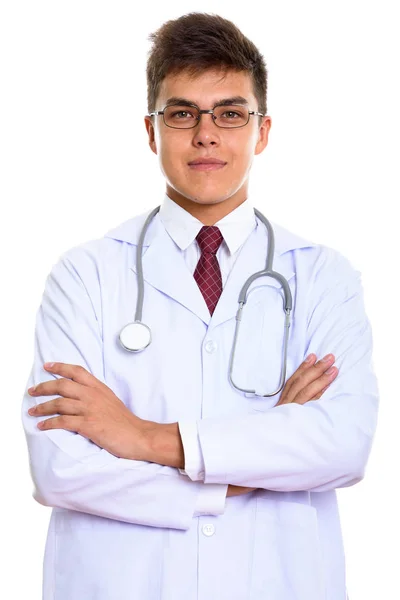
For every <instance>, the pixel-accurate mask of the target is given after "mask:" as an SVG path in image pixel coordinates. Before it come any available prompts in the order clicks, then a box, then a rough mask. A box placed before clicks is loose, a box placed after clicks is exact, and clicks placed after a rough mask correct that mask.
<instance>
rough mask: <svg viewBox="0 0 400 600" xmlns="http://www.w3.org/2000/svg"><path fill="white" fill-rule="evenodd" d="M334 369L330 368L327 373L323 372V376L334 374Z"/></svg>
mask: <svg viewBox="0 0 400 600" xmlns="http://www.w3.org/2000/svg"><path fill="white" fill-rule="evenodd" d="M335 370H336V369H335V367H330V369H328V370H327V371H325V375H332V373H334V372H335Z"/></svg>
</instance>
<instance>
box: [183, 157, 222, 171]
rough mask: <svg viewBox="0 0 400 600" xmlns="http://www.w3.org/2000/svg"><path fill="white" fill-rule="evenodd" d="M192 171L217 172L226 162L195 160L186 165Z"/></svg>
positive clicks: (216, 159)
mask: <svg viewBox="0 0 400 600" xmlns="http://www.w3.org/2000/svg"><path fill="white" fill-rule="evenodd" d="M188 165H189V167H190V168H191V169H192V170H193V171H218V170H219V169H223V168H224V166H225V165H226V162H225V161H223V160H220V159H219V158H205V157H204V158H196V159H195V160H192V161H191V162H190V163H188Z"/></svg>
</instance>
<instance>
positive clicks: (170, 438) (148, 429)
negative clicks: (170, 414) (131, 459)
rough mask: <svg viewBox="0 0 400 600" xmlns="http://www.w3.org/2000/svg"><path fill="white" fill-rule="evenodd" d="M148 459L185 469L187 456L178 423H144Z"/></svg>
mask: <svg viewBox="0 0 400 600" xmlns="http://www.w3.org/2000/svg"><path fill="white" fill-rule="evenodd" d="M143 434H144V439H145V447H146V449H145V453H146V459H145V460H148V461H149V462H154V463H157V464H159V465H164V466H168V467H176V468H178V469H184V467H185V458H184V452H183V444H182V439H181V436H180V433H179V427H178V423H166V424H164V423H155V422H153V421H145V422H144V425H143Z"/></svg>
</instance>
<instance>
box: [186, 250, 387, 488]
mask: <svg viewBox="0 0 400 600" xmlns="http://www.w3.org/2000/svg"><path fill="white" fill-rule="evenodd" d="M318 248H320V251H319V252H320V253H319V255H318V256H317V257H316V258H315V259H313V267H312V268H311V273H310V277H309V285H308V286H307V293H308V294H309V296H308V299H307V302H306V306H307V309H306V310H304V318H306V319H307V321H306V326H307V336H306V344H305V345H306V348H305V352H304V358H305V356H307V355H308V354H309V353H311V352H313V353H315V354H316V355H317V357H318V358H322V357H323V356H325V354H328V353H333V354H334V356H335V365H336V366H337V367H338V369H339V373H338V376H337V377H336V379H335V380H334V381H333V382H332V383H331V385H330V387H329V388H328V390H327V391H326V392H324V394H323V395H322V396H321V398H320V399H318V400H314V401H309V402H307V403H305V404H304V405H301V404H295V403H291V404H284V405H281V406H274V407H272V408H270V409H267V410H266V411H265V412H261V413H257V414H249V415H245V416H244V417H243V416H240V417H238V416H236V417H235V416H232V417H218V418H206V419H202V420H199V421H197V426H198V433H199V440H200V446H201V452H202V457H203V460H204V470H205V477H204V481H205V482H206V483H231V484H235V485H241V486H249V487H257V488H264V489H268V490H275V491H284V492H289V491H296V490H309V491H313V492H324V491H328V490H332V489H334V488H341V487H347V486H351V485H354V484H356V483H357V482H359V481H360V480H361V479H363V477H364V472H365V467H366V464H367V460H368V457H369V453H370V450H371V446H372V441H373V437H374V433H375V429H376V423H377V412H378V387H377V381H376V377H375V374H374V370H373V364H372V332H371V326H370V322H369V320H368V318H367V316H366V313H365V309H364V301H363V290H362V284H361V279H360V275H361V273H360V272H359V271H356V270H355V269H354V268H353V267H352V266H351V264H350V262H349V261H348V260H347V259H346V258H345V257H344V256H342V255H341V254H340V253H339V252H336V251H335V250H333V249H331V248H328V247H326V246H318ZM303 293H306V292H305V291H304V292H303ZM298 366H299V365H298ZM296 368H297V367H296Z"/></svg>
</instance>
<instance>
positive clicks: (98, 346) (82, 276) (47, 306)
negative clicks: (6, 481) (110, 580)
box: [22, 248, 227, 529]
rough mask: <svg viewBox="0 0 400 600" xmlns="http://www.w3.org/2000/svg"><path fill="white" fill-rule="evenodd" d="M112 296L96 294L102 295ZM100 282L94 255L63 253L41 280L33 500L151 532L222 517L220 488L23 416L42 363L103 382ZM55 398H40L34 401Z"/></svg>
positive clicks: (32, 425)
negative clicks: (79, 369) (71, 367)
mask: <svg viewBox="0 0 400 600" xmlns="http://www.w3.org/2000/svg"><path fill="white" fill-rule="evenodd" d="M107 292H112V290H108V291H107V290H103V293H107ZM100 311H101V298H100V284H99V275H98V265H97V264H96V261H95V257H94V256H93V254H91V253H90V252H88V251H84V250H82V249H80V248H76V249H73V250H72V251H69V252H68V253H66V254H65V255H64V256H63V257H62V258H61V260H60V261H59V262H58V263H57V264H56V265H55V266H54V267H53V269H52V271H51V273H50V275H49V276H48V278H47V280H46V286H45V290H44V294H43V298H42V302H41V305H40V308H39V310H38V312H37V316H36V329H35V339H34V362H33V367H32V370H31V373H30V376H29V379H28V382H27V385H26V390H25V394H24V398H23V402H22V422H23V426H24V430H25V435H26V440H27V445H28V452H29V459H30V470H31V476H32V479H33V482H34V486H35V487H34V498H35V499H36V500H37V501H38V502H39V503H41V504H43V505H45V506H54V507H61V508H66V509H71V510H77V511H81V512H87V513H92V514H95V515H99V516H102V517H107V518H110V519H117V520H121V521H126V522H129V523H138V524H142V525H149V526H154V527H172V528H177V529H187V528H189V526H190V525H191V520H192V517H193V516H197V515H200V514H221V513H222V512H223V511H224V503H225V496H226V490H227V486H226V485H207V484H204V483H203V482H193V481H191V480H190V479H189V478H188V477H187V476H185V475H183V474H181V473H180V472H179V471H178V469H176V468H173V467H168V466H160V465H157V464H154V463H149V462H146V461H136V460H128V459H125V458H118V457H116V456H114V455H113V454H111V453H109V452H107V451H106V450H105V449H103V448H100V447H99V446H97V445H96V444H94V443H93V442H91V441H90V440H89V439H86V438H85V437H83V436H81V435H80V434H78V433H74V432H71V431H66V430H63V429H52V430H46V431H40V430H39V429H38V428H37V423H38V421H37V419H36V418H35V417H31V416H29V415H28V413H27V411H28V409H29V408H30V407H31V406H33V405H34V404H35V402H36V400H35V398H33V397H31V396H30V395H29V394H28V392H27V389H28V388H29V387H30V386H33V385H36V384H38V383H41V382H43V381H48V380H49V379H51V377H54V378H56V377H58V376H57V375H51V374H50V373H49V372H47V371H45V369H44V368H43V364H44V362H46V361H60V362H64V363H70V364H76V365H81V366H83V367H84V368H85V369H87V370H88V371H89V372H90V373H92V374H93V375H94V376H95V377H96V378H97V379H99V380H100V381H102V382H103V383H106V382H105V379H104V365H103V342H102V332H101V319H100V320H97V316H96V315H97V314H100ZM55 397H56V396H48V397H46V398H44V399H43V398H39V399H38V400H39V403H40V402H44V401H48V400H52V399H54V398H55Z"/></svg>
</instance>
